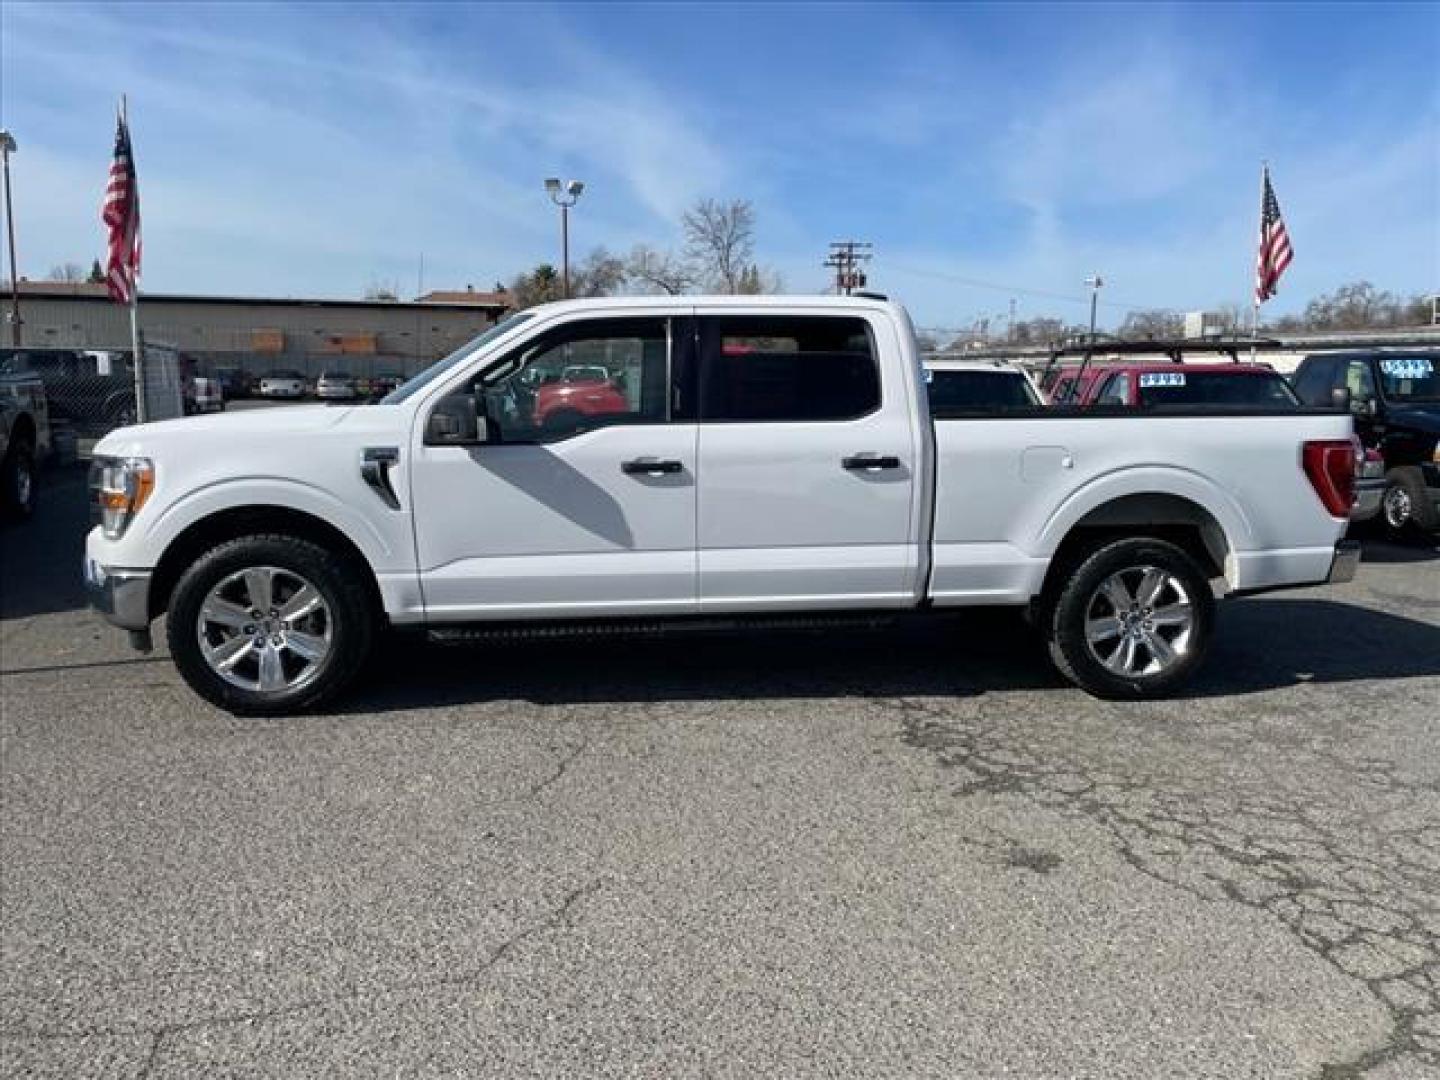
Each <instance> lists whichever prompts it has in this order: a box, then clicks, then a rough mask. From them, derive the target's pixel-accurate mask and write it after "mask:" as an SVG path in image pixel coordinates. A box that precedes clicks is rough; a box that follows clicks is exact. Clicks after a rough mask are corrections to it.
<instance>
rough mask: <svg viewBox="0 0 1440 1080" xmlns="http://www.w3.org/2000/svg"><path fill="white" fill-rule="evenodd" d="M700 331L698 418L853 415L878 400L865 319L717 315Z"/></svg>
mask: <svg viewBox="0 0 1440 1080" xmlns="http://www.w3.org/2000/svg"><path fill="white" fill-rule="evenodd" d="M700 335H701V353H700V355H701V363H700V418H701V419H702V420H711V421H752V422H754V421H761V422H771V423H782V422H785V421H816V420H853V419H855V418H857V417H861V416H864V415H866V414H867V413H871V412H874V411H875V410H876V409H878V408H879V407H880V369H879V365H878V364H877V362H876V358H875V346H874V343H873V341H872V340H871V336H870V328H869V326H868V324H867V323H866V322H865V320H864V319H856V318H839V317H833V316H823V315H822V316H737V317H724V316H716V317H711V318H706V319H702V320H701V322H700Z"/></svg>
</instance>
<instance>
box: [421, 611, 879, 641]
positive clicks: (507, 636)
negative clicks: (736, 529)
mask: <svg viewBox="0 0 1440 1080" xmlns="http://www.w3.org/2000/svg"><path fill="white" fill-rule="evenodd" d="M901 614H902V613H900V612H873V611H867V612H835V613H833V614H831V613H828V612H827V613H823V614H816V613H814V612H807V613H804V614H788V613H778V614H775V615H677V616H671V617H668V618H632V619H602V620H585V621H580V620H573V621H572V620H560V619H557V620H555V621H543V622H493V623H489V622H485V623H463V624H456V625H454V626H434V627H430V628H429V629H428V630H427V631H426V634H425V636H426V637H427V638H428V639H429V640H430V641H433V642H436V643H438V644H442V645H468V644H473V643H480V642H493V641H533V640H539V639H544V638H615V637H658V636H661V635H666V634H733V633H736V632H743V631H746V630H770V631H813V630H831V629H836V628H844V629H861V630H869V629H873V630H879V629H883V628H886V627H889V626H893V625H894V624H895V622H896V621H897V619H898V618H899V617H900V615H901Z"/></svg>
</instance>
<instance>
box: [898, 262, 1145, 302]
mask: <svg viewBox="0 0 1440 1080" xmlns="http://www.w3.org/2000/svg"><path fill="white" fill-rule="evenodd" d="M885 266H886V268H887V269H892V270H898V271H900V273H902V274H912V275H914V276H915V277H928V278H935V279H937V280H940V281H954V282H958V283H959V284H961V285H970V286H972V287H974V288H977V289H993V290H994V291H995V292H1005V293H1018V294H1020V295H1021V296H1038V297H1043V298H1044V299H1046V300H1063V301H1065V302H1066V303H1071V304H1088V303H1090V297H1088V296H1076V295H1073V294H1070V293H1058V292H1049V291H1048V290H1045V289H1027V288H1025V287H1023V286H1019V285H1001V284H998V283H997V282H994V281H981V280H980V279H979V278H971V277H965V276H963V275H961V274H950V273H946V272H944V271H941V270H917V269H916V268H915V267H913V266H902V265H899V264H898V263H893V262H890V261H889V260H888V259H887V260H886V262H885ZM1100 306H1101V307H1108V308H1121V309H1123V310H1125V311H1148V310H1150V309H1152V308H1153V307H1154V306H1155V305H1153V304H1127V303H1122V302H1121V301H1118V300H1101V301H1100Z"/></svg>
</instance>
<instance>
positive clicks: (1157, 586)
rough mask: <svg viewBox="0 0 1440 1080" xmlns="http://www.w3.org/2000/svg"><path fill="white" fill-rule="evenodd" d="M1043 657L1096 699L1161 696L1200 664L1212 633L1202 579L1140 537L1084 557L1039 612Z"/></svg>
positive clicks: (1166, 549)
mask: <svg viewBox="0 0 1440 1080" xmlns="http://www.w3.org/2000/svg"><path fill="white" fill-rule="evenodd" d="M1042 610H1044V611H1045V616H1046V618H1045V620H1044V622H1043V623H1042V626H1045V627H1046V628H1047V630H1048V637H1049V647H1050V657H1051V660H1052V661H1053V662H1054V664H1055V667H1056V668H1057V669H1059V671H1060V673H1061V674H1062V675H1064V676H1065V677H1066V678H1067V679H1069V680H1070V681H1071V682H1072V683H1074V684H1075V685H1076V686H1079V687H1080V688H1081V689H1082V690H1085V691H1087V692H1088V693H1091V694H1094V695H1095V696H1096V697H1101V698H1114V699H1132V700H1134V699H1142V698H1157V697H1163V696H1164V695H1166V694H1168V693H1170V692H1171V691H1173V690H1174V689H1176V688H1177V687H1179V686H1180V685H1181V684H1182V683H1184V682H1186V681H1187V680H1188V679H1190V677H1191V676H1192V675H1194V673H1195V671H1196V669H1198V668H1199V666H1200V665H1201V663H1202V662H1203V661H1204V658H1205V654H1206V652H1207V651H1208V649H1209V646H1210V639H1211V636H1212V634H1213V631H1214V627H1215V597H1214V594H1213V593H1212V592H1211V588H1210V579H1209V575H1207V574H1206V573H1205V570H1204V568H1203V567H1201V566H1200V564H1199V563H1198V562H1197V561H1196V560H1195V559H1194V558H1193V557H1192V556H1191V555H1190V554H1189V553H1187V552H1186V551H1184V550H1183V549H1182V548H1179V547H1176V546H1175V545H1174V544H1171V543H1168V542H1166V541H1164V540H1156V539H1152V538H1149V537H1140V538H1133V539H1125V540H1116V541H1113V542H1111V543H1108V544H1105V545H1104V546H1102V547H1100V548H1098V549H1096V550H1095V551H1093V552H1092V553H1090V554H1089V555H1087V556H1085V557H1084V558H1083V559H1082V560H1081V561H1080V563H1079V564H1078V565H1077V566H1076V567H1075V569H1074V571H1073V572H1072V573H1071V574H1070V575H1069V577H1068V578H1067V579H1066V580H1064V581H1062V582H1061V583H1060V585H1059V591H1058V593H1057V594H1056V596H1055V599H1054V603H1053V604H1049V605H1046V606H1045V608H1044V609H1042Z"/></svg>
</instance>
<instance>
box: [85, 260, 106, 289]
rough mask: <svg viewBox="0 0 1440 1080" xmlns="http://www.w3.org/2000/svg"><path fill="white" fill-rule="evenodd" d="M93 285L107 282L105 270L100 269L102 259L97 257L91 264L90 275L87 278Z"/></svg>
mask: <svg viewBox="0 0 1440 1080" xmlns="http://www.w3.org/2000/svg"><path fill="white" fill-rule="evenodd" d="M85 280H86V281H88V282H89V283H90V284H91V285H103V284H105V271H104V270H101V269H100V260H99V259H96V260H95V261H94V262H92V263H91V264H90V276H89V277H88V278H86V279H85Z"/></svg>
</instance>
